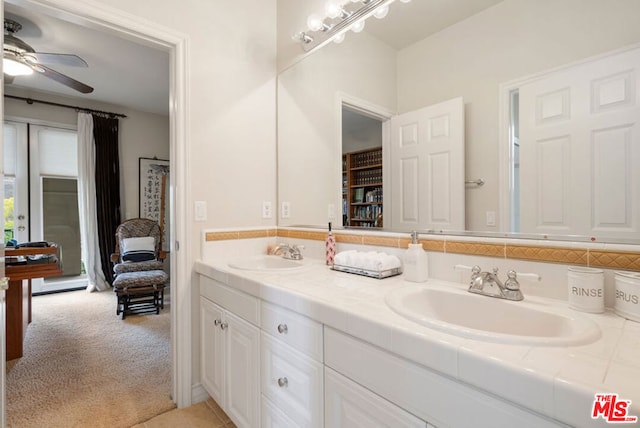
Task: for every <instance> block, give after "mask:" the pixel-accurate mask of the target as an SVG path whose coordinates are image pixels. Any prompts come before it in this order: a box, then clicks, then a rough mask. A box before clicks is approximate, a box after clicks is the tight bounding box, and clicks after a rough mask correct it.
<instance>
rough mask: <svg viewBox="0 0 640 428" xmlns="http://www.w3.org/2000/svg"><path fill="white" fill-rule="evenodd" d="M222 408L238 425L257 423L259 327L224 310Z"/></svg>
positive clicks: (247, 426) (245, 426)
mask: <svg viewBox="0 0 640 428" xmlns="http://www.w3.org/2000/svg"><path fill="white" fill-rule="evenodd" d="M221 327H223V330H224V331H225V334H226V335H227V336H226V337H225V341H226V347H227V351H226V364H227V381H226V389H227V394H226V408H225V411H226V412H227V414H228V415H229V417H230V418H231V419H232V420H233V422H234V423H235V424H236V425H237V426H238V427H239V428H253V427H257V426H258V425H259V423H260V330H258V329H257V328H256V327H254V326H252V325H251V324H249V323H248V322H246V321H244V320H242V319H240V318H238V317H237V316H235V315H233V314H231V313H229V312H226V313H225V320H224V321H223V323H222V324H221Z"/></svg>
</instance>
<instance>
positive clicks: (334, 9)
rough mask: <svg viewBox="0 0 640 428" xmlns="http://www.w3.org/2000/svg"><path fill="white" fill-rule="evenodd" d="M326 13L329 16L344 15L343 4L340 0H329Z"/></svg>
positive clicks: (325, 9) (325, 6)
mask: <svg viewBox="0 0 640 428" xmlns="http://www.w3.org/2000/svg"><path fill="white" fill-rule="evenodd" d="M324 13H325V15H327V18H331V19H334V18H337V17H339V16H340V15H342V5H341V4H340V2H337V1H335V0H329V1H328V2H327V3H326V4H325V5H324Z"/></svg>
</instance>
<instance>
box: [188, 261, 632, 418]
mask: <svg viewBox="0 0 640 428" xmlns="http://www.w3.org/2000/svg"><path fill="white" fill-rule="evenodd" d="M195 269H196V272H197V274H198V277H199V287H200V308H201V314H200V315H201V316H200V319H201V321H200V343H201V355H200V358H201V383H202V385H203V386H204V388H205V389H206V390H207V392H208V393H209V395H211V396H212V397H213V398H214V399H215V400H216V401H217V402H218V403H219V404H220V406H221V407H222V408H223V409H224V410H225V411H226V412H227V414H228V415H229V416H230V417H231V419H232V420H233V421H234V423H235V424H236V425H237V426H239V427H258V426H261V427H263V428H266V427H289V426H291V427H294V426H308V427H323V426H326V427H376V426H380V427H382V426H390V427H427V426H429V427H470V426H481V427H482V426H486V427H513V426H518V427H532V428H533V427H536V428H537V427H546V426H549V427H555V426H581V427H583V426H606V425H608V424H607V423H606V421H605V420H604V419H603V418H602V417H599V418H597V419H593V418H592V417H591V415H592V408H593V402H594V399H595V394H597V393H617V394H619V396H620V399H626V400H631V401H632V404H631V406H630V408H629V413H628V414H629V415H636V416H637V415H640V406H638V405H639V404H640V385H639V382H637V381H634V379H635V380H637V379H639V378H640V377H638V375H640V370H638V369H637V368H636V369H633V367H637V365H635V366H629V365H627V364H625V362H626V361H631V360H633V359H634V358H636V357H637V356H638V353H637V350H638V346H639V343H640V339H638V338H639V337H640V325H639V324H638V323H633V322H630V321H626V320H624V319H623V318H620V317H618V316H616V315H614V314H613V313H612V312H610V311H608V312H606V313H604V314H596V315H592V314H585V313H581V312H576V311H573V310H571V309H569V308H568V307H567V304H566V302H562V301H558V300H552V299H544V298H539V297H535V296H528V295H527V296H525V299H524V300H523V301H519V302H518V301H509V300H502V299H494V298H490V297H486V296H482V295H478V294H472V293H469V292H468V291H467V288H468V284H462V283H454V282H448V281H442V280H438V279H429V280H428V281H427V282H425V283H420V284H416V283H410V282H406V281H405V280H404V277H403V275H400V276H396V277H392V278H387V279H384V280H377V279H373V278H365V277H361V276H357V275H351V274H348V273H342V272H336V271H333V270H331V269H330V268H329V267H328V266H326V265H325V263H324V261H323V260H318V259H309V258H305V259H304V260H286V259H283V258H281V257H277V256H252V257H242V258H234V259H232V260H216V261H199V262H197V263H196V266H195ZM630 367H632V369H633V370H635V372H629V368H630Z"/></svg>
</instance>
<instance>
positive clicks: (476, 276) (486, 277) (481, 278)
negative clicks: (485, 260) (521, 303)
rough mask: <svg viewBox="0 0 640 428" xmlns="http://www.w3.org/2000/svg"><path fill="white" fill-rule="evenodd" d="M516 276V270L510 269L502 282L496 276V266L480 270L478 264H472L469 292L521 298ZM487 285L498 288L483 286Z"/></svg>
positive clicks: (501, 297)
mask: <svg viewBox="0 0 640 428" xmlns="http://www.w3.org/2000/svg"><path fill="white" fill-rule="evenodd" d="M516 278H517V274H516V271H514V270H510V271H509V272H508V273H507V280H506V281H505V282H504V283H502V281H500V278H498V268H494V269H493V272H482V270H481V269H480V266H474V267H473V268H472V269H471V283H470V284H469V292H470V293H476V294H482V295H483V296H489V297H497V298H500V299H507V300H522V299H524V296H523V295H522V291H520V283H519V282H518V280H517V279H516ZM538 278H539V277H538ZM487 285H488V286H489V287H493V286H494V285H496V286H497V288H498V290H497V292H490V291H488V290H485V286H487Z"/></svg>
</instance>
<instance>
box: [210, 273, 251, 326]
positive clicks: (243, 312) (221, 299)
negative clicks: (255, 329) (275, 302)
mask: <svg viewBox="0 0 640 428" xmlns="http://www.w3.org/2000/svg"><path fill="white" fill-rule="evenodd" d="M200 295H201V296H203V297H206V298H207V299H209V300H212V301H213V302H215V303H217V304H218V305H220V306H222V307H223V308H224V309H227V310H229V311H230V312H233V313H235V314H236V315H238V316H240V317H241V318H243V319H245V320H247V321H249V322H250V323H252V324H254V325H260V322H259V320H260V300H259V299H257V298H256V297H253V296H250V295H248V294H246V293H243V292H242V291H238V290H234V289H233V288H231V287H227V286H226V285H224V284H223V283H221V282H218V281H216V280H214V279H211V278H209V277H208V276H204V275H200Z"/></svg>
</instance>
